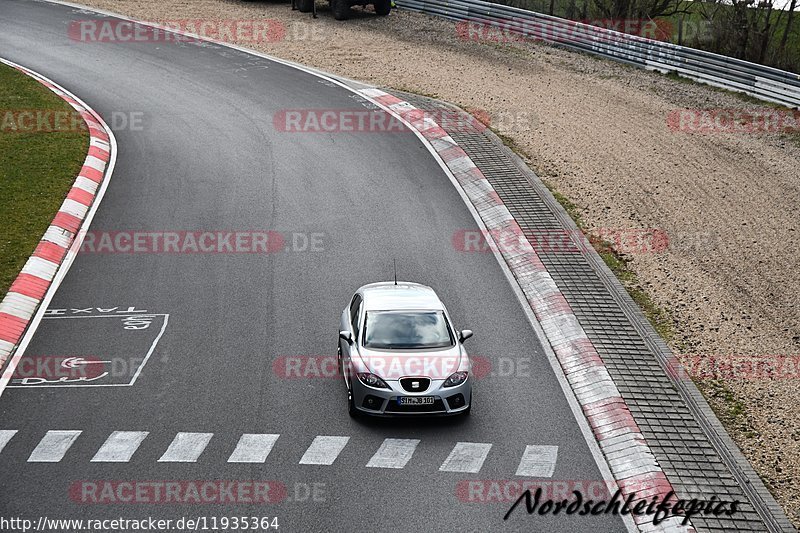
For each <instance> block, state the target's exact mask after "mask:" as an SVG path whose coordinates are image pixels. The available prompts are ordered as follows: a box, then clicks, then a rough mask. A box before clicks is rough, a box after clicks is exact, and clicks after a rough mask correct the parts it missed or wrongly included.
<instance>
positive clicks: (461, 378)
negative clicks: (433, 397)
mask: <svg viewBox="0 0 800 533" xmlns="http://www.w3.org/2000/svg"><path fill="white" fill-rule="evenodd" d="M468 375H469V372H454V373H452V374H450V377H449V378H447V379H446V380H444V383H442V387H455V386H456V385H461V384H462V383H464V382H465V381H467V376H468Z"/></svg>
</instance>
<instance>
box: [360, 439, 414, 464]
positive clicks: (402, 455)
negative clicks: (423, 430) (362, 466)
mask: <svg viewBox="0 0 800 533" xmlns="http://www.w3.org/2000/svg"><path fill="white" fill-rule="evenodd" d="M417 444H419V439H383V443H382V444H381V447H380V448H378V451H377V452H375V455H373V456H372V459H370V460H369V462H368V463H367V466H368V467H371V468H403V467H405V466H406V463H408V461H409V460H411V456H412V455H414V450H416V449H417Z"/></svg>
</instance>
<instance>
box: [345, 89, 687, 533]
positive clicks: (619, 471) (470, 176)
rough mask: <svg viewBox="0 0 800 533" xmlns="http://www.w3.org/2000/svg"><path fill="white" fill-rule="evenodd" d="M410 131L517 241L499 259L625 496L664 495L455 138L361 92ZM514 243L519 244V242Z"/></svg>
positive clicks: (648, 526)
mask: <svg viewBox="0 0 800 533" xmlns="http://www.w3.org/2000/svg"><path fill="white" fill-rule="evenodd" d="M359 92H360V93H361V94H363V95H364V96H366V97H368V98H369V99H371V100H373V101H374V102H376V103H377V104H379V105H380V106H382V107H383V108H385V109H386V110H388V111H391V112H394V113H396V114H398V115H400V116H402V118H403V119H405V120H406V121H407V122H408V123H409V124H410V125H411V126H412V127H414V128H415V129H416V130H417V131H418V132H419V133H421V134H422V136H423V138H424V139H426V140H427V141H428V142H429V143H430V144H431V145H432V146H433V148H434V150H435V151H436V153H438V154H439V156H440V157H441V158H442V160H443V161H444V163H445V164H446V165H447V167H448V168H449V169H450V171H451V172H452V174H453V175H454V176H455V178H456V180H457V181H458V183H459V184H460V185H461V187H462V188H463V190H464V192H465V193H466V195H467V197H468V198H469V200H470V201H471V202H472V204H473V206H474V207H475V209H476V211H477V212H478V214H479V216H480V218H481V219H482V220H483V223H484V224H485V226H486V229H487V230H488V232H489V235H487V240H489V239H491V235H494V234H500V235H514V236H515V243H517V244H518V246H515V247H514V249H513V250H509V249H505V247H503V248H500V247H497V248H498V249H499V250H500V253H501V254H502V256H503V258H504V259H505V261H506V263H507V265H508V267H509V269H510V270H511V272H512V273H513V275H514V277H515V278H516V280H517V283H518V284H519V286H520V288H521V289H522V291H523V293H524V295H525V298H526V299H527V301H528V304H529V305H530V307H531V309H532V310H533V312H534V314H535V316H536V318H537V320H538V321H539V323H540V324H541V326H542V329H543V330H544V332H545V336H546V337H547V340H548V341H549V343H550V345H551V346H552V348H553V351H554V352H555V355H556V357H557V359H558V361H559V363H560V364H561V368H562V369H563V371H564V374H565V375H566V378H567V381H568V382H569V384H570V386H571V388H572V390H573V391H574V393H575V396H576V398H577V400H578V402H579V403H580V406H581V408H582V410H583V413H584V414H585V415H586V418H587V420H588V422H589V425H590V426H591V428H592V432H593V433H594V436H595V438H596V439H597V441H598V443H599V445H600V449H601V450H602V451H603V454H604V455H605V458H606V461H607V463H608V465H609V467H610V470H611V472H612V474H613V476H614V478H615V480H616V481H617V484H618V485H619V488H620V490H621V491H622V493H623V495H625V496H627V495H628V494H629V493H631V492H635V493H636V499H637V500H638V499H645V498H651V497H653V496H656V495H659V496H661V497H663V496H666V495H667V494H668V493H669V492H670V491H672V485H671V484H670V482H669V480H668V479H667V477H666V475H665V474H664V472H663V471H662V470H661V467H660V466H659V464H658V461H657V460H656V458H655V456H654V455H653V453H652V452H651V451H650V448H649V447H648V445H647V443H646V442H645V439H644V437H643V436H642V434H641V431H640V430H639V427H638V426H637V424H636V422H635V421H634V419H633V416H632V415H631V413H630V411H629V410H628V406H627V405H626V403H625V400H624V399H623V398H622V396H621V395H620V392H619V390H618V389H617V387H616V385H615V384H614V381H613V380H612V379H611V376H610V375H609V373H608V370H607V369H606V367H605V364H604V363H603V360H602V358H601V357H600V356H599V355H598V353H597V351H596V350H595V348H594V346H593V345H592V342H591V340H589V338H588V337H587V335H586V332H585V331H584V330H583V328H582V327H581V325H580V323H579V322H578V319H577V318H576V317H575V314H574V313H573V312H572V309H571V307H570V305H569V303H567V301H566V299H565V298H564V296H563V294H562V293H561V291H560V290H559V288H558V286H557V285H556V283H555V281H553V278H552V277H551V276H550V274H549V273H548V272H547V269H546V268H545V266H544V265H543V264H542V262H541V261H540V260H539V257H538V256H537V254H536V252H535V251H534V249H533V247H532V246H531V245H530V243H529V242H528V241H527V240H526V239H525V237H524V235H523V233H522V229H521V228H520V227H519V225H518V224H517V222H516V221H515V220H514V217H513V216H512V215H511V213H510V212H509V210H508V209H507V208H506V207H505V205H503V201H502V200H501V199H500V197H499V196H498V195H497V192H495V190H494V188H493V187H492V185H491V184H490V183H489V181H488V180H487V179H486V177H485V176H484V175H483V173H482V172H481V171H480V169H478V167H477V166H476V165H475V163H474V162H473V161H472V159H470V157H469V156H468V155H467V154H466V152H464V150H463V149H461V148H460V147H459V146H458V145H457V144H456V142H455V141H454V140H453V138H452V137H451V136H450V135H448V134H447V132H446V131H445V130H444V129H443V128H442V127H440V126H439V125H438V124H437V123H436V122H435V121H434V120H433V119H432V118H430V117H429V116H425V113H424V112H423V111H422V110H419V109H417V108H415V107H414V106H413V105H411V104H409V103H408V102H405V101H403V100H401V99H400V98H397V97H396V96H394V95H391V94H388V93H386V92H384V91H381V90H380V89H375V88H369V89H361V90H360V91H359ZM516 239H518V241H517V240H516ZM634 520H635V521H636V522H637V526H638V528H639V530H640V531H684V532H689V531H694V528H693V527H691V526H688V525H687V526H684V525H682V524H681V521H682V520H683V518H682V517H672V518H669V519H667V520H665V521H663V522H661V523H660V524H658V525H657V526H656V525H653V523H652V515H650V516H647V515H643V516H640V517H639V516H637V517H634Z"/></svg>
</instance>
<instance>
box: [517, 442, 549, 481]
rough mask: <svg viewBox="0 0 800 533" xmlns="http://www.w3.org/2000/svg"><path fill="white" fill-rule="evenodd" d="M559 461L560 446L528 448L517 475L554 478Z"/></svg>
mask: <svg viewBox="0 0 800 533" xmlns="http://www.w3.org/2000/svg"><path fill="white" fill-rule="evenodd" d="M557 459H558V446H526V447H525V453H524V454H523V455H522V460H521V461H520V462H519V467H517V474H516V475H518V476H528V477H553V471H554V470H555V469H556V460H557Z"/></svg>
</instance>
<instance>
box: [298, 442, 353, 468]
mask: <svg viewBox="0 0 800 533" xmlns="http://www.w3.org/2000/svg"><path fill="white" fill-rule="evenodd" d="M349 440H350V437H314V441H313V442H312V443H311V446H309V447H308V449H307V450H306V453H304V454H303V457H302V458H301V459H300V464H301V465H331V464H333V462H334V461H335V460H336V458H337V457H339V454H340V453H341V452H342V450H343V449H344V447H345V445H347V441H349Z"/></svg>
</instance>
